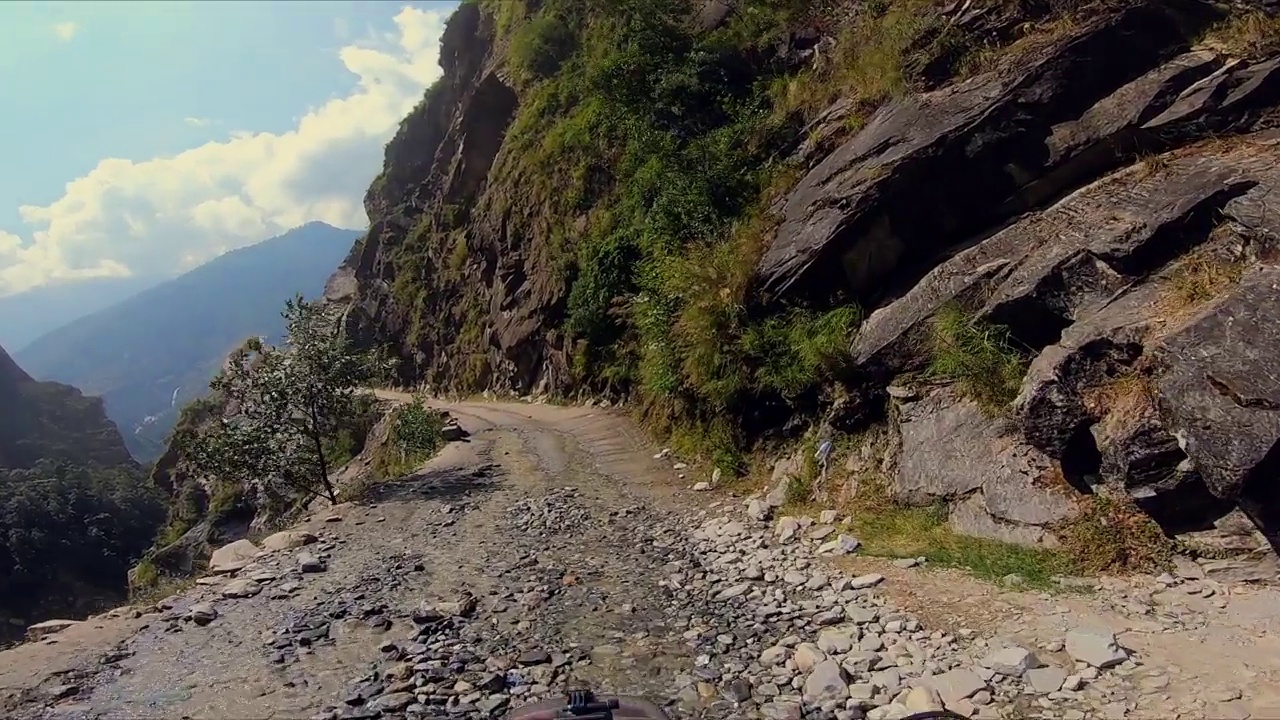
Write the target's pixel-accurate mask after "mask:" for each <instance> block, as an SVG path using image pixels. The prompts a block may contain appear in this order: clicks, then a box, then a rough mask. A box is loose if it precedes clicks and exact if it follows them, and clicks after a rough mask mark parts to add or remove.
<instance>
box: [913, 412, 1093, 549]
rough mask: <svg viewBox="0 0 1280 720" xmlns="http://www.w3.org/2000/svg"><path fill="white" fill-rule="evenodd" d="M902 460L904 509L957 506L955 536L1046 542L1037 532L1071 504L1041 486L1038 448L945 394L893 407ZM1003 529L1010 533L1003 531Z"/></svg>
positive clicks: (1047, 470) (1044, 462) (1046, 469)
mask: <svg viewBox="0 0 1280 720" xmlns="http://www.w3.org/2000/svg"><path fill="white" fill-rule="evenodd" d="M898 416H899V428H900V434H901V437H902V451H901V452H902V456H901V459H900V460H899V470H898V475H897V477H896V478H895V479H894V481H893V486H892V487H893V492H894V495H895V496H896V497H897V499H898V500H900V501H901V502H905V503H907V504H914V505H927V504H931V503H933V502H936V501H938V500H944V501H948V502H956V501H960V500H961V499H963V503H962V504H957V506H956V510H955V511H953V513H952V518H951V524H952V526H953V527H955V528H956V530H957V531H959V532H962V533H965V534H968V535H975V536H979V537H993V538H996V539H1000V540H1005V541H1013V542H1029V543H1039V542H1046V540H1047V538H1046V535H1045V531H1044V529H1043V528H1044V527H1046V526H1049V525H1052V524H1054V523H1057V522H1060V521H1062V520H1064V519H1065V518H1067V517H1070V516H1071V514H1072V512H1073V511H1074V510H1075V506H1076V504H1075V502H1074V500H1073V499H1072V498H1071V496H1070V495H1069V494H1068V493H1066V492H1064V491H1063V489H1062V488H1056V487H1053V486H1052V485H1048V484H1046V483H1045V482H1043V480H1044V478H1046V477H1049V476H1052V474H1053V472H1054V470H1053V465H1052V463H1051V461H1050V459H1049V458H1048V457H1046V456H1045V455H1044V454H1043V453H1041V452H1040V451H1039V450H1036V449H1035V448H1033V447H1030V446H1028V445H1027V444H1025V443H1024V442H1022V441H1021V439H1020V438H1019V437H1017V436H1016V435H1015V431H1014V430H1013V429H1011V428H1005V427H1002V426H1001V425H1000V423H998V422H993V421H992V419H991V418H989V417H987V416H986V415H984V414H983V412H982V411H981V410H980V409H979V408H978V405H977V404H976V403H974V402H973V401H971V400H967V399H960V398H957V397H956V396H955V395H954V394H953V392H952V391H950V390H947V389H942V390H937V391H935V392H933V393H932V394H930V395H929V396H928V397H926V398H925V399H923V400H921V401H919V402H914V403H906V404H904V405H902V406H900V410H899V413H898ZM1008 525H1013V526H1015V527H1012V528H1009V527H1006V526H1008Z"/></svg>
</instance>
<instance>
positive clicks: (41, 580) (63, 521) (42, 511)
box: [0, 349, 165, 641]
mask: <svg viewBox="0 0 1280 720" xmlns="http://www.w3.org/2000/svg"><path fill="white" fill-rule="evenodd" d="M164 517H165V509H164V498H163V496H161V495H160V494H159V493H158V492H156V491H155V490H154V489H153V488H152V486H151V485H150V484H149V483H147V482H146V479H145V477H144V475H143V473H142V469H141V468H140V467H139V466H138V465H137V464H136V463H134V462H133V460H132V459H131V458H130V457H129V452H128V450H126V449H125V446H124V441H123V440H122V439H121V437H120V433H119V432H118V431H117V430H116V427H115V425H113V424H112V423H111V421H110V420H108V419H107V417H106V415H105V413H104V412H103V409H102V401H101V400H100V399H98V398H93V397H86V396H84V395H83V394H82V393H81V392H80V391H79V390H77V389H75V388H73V387H70V386H67V385H62V384H59V383H53V382H36V381H34V380H32V379H31V377H30V376H28V375H27V374H26V373H25V372H23V371H22V370H21V369H20V368H19V367H18V366H17V365H16V364H15V363H14V362H13V360H12V359H10V357H9V356H8V354H6V353H5V352H4V350H3V349H0V528H3V532H0V618H3V620H4V622H0V641H4V640H7V639H10V638H11V637H13V636H15V635H20V634H21V633H22V631H23V630H24V629H25V626H26V624H28V623H31V622H36V621H39V620H44V619H47V618H50V617H55V616H60V615H78V614H84V613H88V612H91V611H94V610H98V609H101V608H102V607H104V606H109V605H111V604H113V603H118V602H119V601H121V600H123V599H124V597H125V595H126V591H127V582H126V573H127V572H128V569H129V566H130V564H131V563H132V562H133V561H134V560H136V559H137V558H138V557H139V556H140V555H141V554H142V552H143V551H144V550H146V548H147V547H148V546H149V545H150V543H151V539H152V537H153V536H154V534H155V531H156V529H157V528H158V527H159V525H160V523H161V522H162V521H163V520H164ZM11 620H13V621H16V622H10V621H11Z"/></svg>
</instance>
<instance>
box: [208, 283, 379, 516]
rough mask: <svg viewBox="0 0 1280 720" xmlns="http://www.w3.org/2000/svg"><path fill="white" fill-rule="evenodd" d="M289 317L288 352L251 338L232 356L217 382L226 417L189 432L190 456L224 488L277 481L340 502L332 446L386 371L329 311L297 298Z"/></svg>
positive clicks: (213, 385)
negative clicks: (362, 391)
mask: <svg viewBox="0 0 1280 720" xmlns="http://www.w3.org/2000/svg"><path fill="white" fill-rule="evenodd" d="M283 315H284V319H285V328H286V332H285V342H284V344H283V346H281V347H276V346H271V345H268V344H266V343H264V342H262V340H261V339H259V338H251V339H250V340H249V341H248V342H246V343H245V344H244V346H243V347H241V348H240V349H239V350H237V351H236V352H235V353H234V354H233V355H232V357H231V358H230V360H229V362H228V363H227V367H226V368H225V369H224V370H223V372H222V373H221V374H220V375H219V376H218V377H217V378H216V379H215V380H214V381H213V382H212V383H210V389H211V390H212V391H213V392H214V393H215V394H218V395H220V396H221V397H222V398H223V399H224V401H225V407H226V412H224V414H223V415H222V416H220V417H217V418H214V419H213V420H211V421H210V422H208V423H205V424H204V425H203V426H201V427H199V428H197V429H195V430H194V431H193V432H191V433H189V434H187V436H186V438H185V442H184V445H185V447H184V448H183V450H184V452H185V453H186V455H187V457H188V459H189V460H190V462H191V463H192V464H193V465H194V466H195V467H196V468H197V469H198V470H199V471H200V472H201V473H202V474H204V475H206V476H209V477H212V478H217V479H218V480H221V481H223V482H230V483H235V484H238V485H242V486H243V485H248V484H251V483H254V482H261V483H266V484H268V485H269V486H270V485H271V484H277V483H278V484H282V485H284V486H286V487H287V488H290V489H293V490H295V491H301V492H302V493H305V494H309V495H316V496H319V497H323V498H326V499H328V500H329V501H330V502H333V503H336V502H337V501H338V496H337V491H336V490H335V489H334V487H333V482H332V481H331V480H330V478H329V473H330V471H331V470H332V468H331V467H330V462H329V460H328V457H327V454H326V449H327V448H326V443H327V442H328V441H329V439H331V438H333V437H334V436H335V435H336V434H337V432H338V429H339V428H340V427H341V423H342V422H343V421H344V419H347V418H350V417H352V416H353V415H355V414H356V413H358V412H359V398H358V395H357V394H358V392H359V388H360V387H361V386H363V385H366V384H367V383H369V382H370V381H373V380H375V379H377V378H378V377H380V376H381V374H382V373H383V372H384V371H385V367H384V364H383V363H382V362H380V360H379V357H378V355H377V354H375V353H370V352H362V351H359V350H357V349H356V348H355V347H354V346H352V345H351V343H350V342H349V341H348V340H347V339H346V337H345V336H344V335H343V334H342V333H341V332H340V331H339V327H338V323H337V322H336V317H335V316H334V314H333V312H332V311H331V309H330V308H329V307H327V306H325V305H322V304H320V303H315V302H307V301H305V300H303V298H302V297H301V296H298V297H297V298H295V299H294V300H290V301H289V302H288V303H286V304H285V309H284V312H283Z"/></svg>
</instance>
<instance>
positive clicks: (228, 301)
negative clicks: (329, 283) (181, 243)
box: [15, 222, 357, 462]
mask: <svg viewBox="0 0 1280 720" xmlns="http://www.w3.org/2000/svg"><path fill="white" fill-rule="evenodd" d="M356 236H357V233H355V232H353V231H351V230H342V229H339V228H335V227H331V226H329V225H325V224H324V223H319V222H316V223H308V224H306V225H303V226H302V227H298V228H294V229H293V230H290V231H289V232H287V233H284V234H283V235H280V236H277V237H274V238H270V239H268V240H264V241H263V242H261V243H258V244H256V245H253V246H250V247H246V248H241V249H239V250H234V251H232V252H229V253H227V254H225V255H223V256H221V257H218V258H216V259H214V260H212V261H210V262H208V263H206V264H205V265H202V266H200V267H198V268H196V269H195V270H192V271H190V272H188V273H186V274H184V275H181V276H179V277H177V278H174V279H173V280H169V281H167V282H164V283H162V284H159V285H157V286H156V287H153V288H150V289H148V290H145V291H143V292H141V293H138V294H137V295H134V296H133V297H130V298H128V299H126V300H124V301H122V302H120V303H118V304H116V305H113V306H111V307H109V308H107V309H105V310H101V311H99V312H96V313H93V314H90V315H88V316H86V317H83V318H80V319H79V320H76V321H74V322H72V323H70V324H68V325H66V326H64V327H61V328H58V329H57V330H54V331H52V332H50V333H48V334H46V335H43V336H41V337H40V338H38V339H37V340H35V341H34V342H32V343H31V344H30V345H29V346H28V347H26V348H24V349H23V350H22V351H21V352H18V353H16V354H15V357H16V359H17V360H18V362H19V363H21V365H22V367H24V368H25V369H26V370H27V371H28V372H30V373H31V374H32V375H34V376H36V377H38V378H40V379H42V380H56V381H58V382H65V383H69V384H71V385H75V386H76V387H78V388H81V389H83V390H84V391H85V392H86V393H89V394H92V395H98V396H101V397H102V398H103V399H104V400H105V401H106V408H107V415H108V416H110V418H111V419H112V420H113V421H114V422H115V423H116V424H117V425H119V426H120V428H121V429H122V431H123V432H124V436H125V444H126V445H128V447H129V450H130V451H131V452H132V453H133V455H134V457H136V458H138V459H139V460H141V461H144V462H149V461H152V460H155V459H156V458H157V457H159V456H160V455H161V454H162V453H163V452H164V447H165V442H166V440H167V437H168V435H169V431H170V430H172V429H173V426H174V423H175V422H176V421H177V419H178V413H179V411H180V410H181V409H182V407H183V406H184V405H186V404H187V403H188V402H190V401H191V400H192V399H194V398H198V397H200V396H201V395H204V393H205V391H206V390H207V389H208V384H209V380H210V379H211V378H212V377H213V375H214V373H216V372H217V370H218V368H219V367H220V365H221V363H222V361H223V359H224V358H225V357H226V356H227V353H228V352H230V351H231V350H232V349H233V348H235V347H236V346H237V345H239V344H240V343H241V342H243V341H244V339H245V338H247V337H250V336H255V335H262V336H266V337H270V338H276V337H279V336H280V335H281V334H282V333H283V332H284V321H283V320H282V319H281V317H280V310H281V308H283V307H284V303H285V301H286V300H288V299H290V298H292V297H293V296H294V295H296V294H298V293H303V294H305V295H307V296H308V297H314V296H316V295H319V294H320V292H321V290H322V288H323V287H324V279H325V277H327V276H328V274H329V273H330V272H331V271H332V269H333V266H334V265H335V264H336V263H337V262H338V261H339V259H340V258H341V257H342V256H343V254H344V253H345V252H346V249H347V248H348V247H349V246H350V244H351V242H352V240H354V239H355V237H356Z"/></svg>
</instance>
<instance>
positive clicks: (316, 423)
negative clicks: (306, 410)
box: [310, 407, 338, 505]
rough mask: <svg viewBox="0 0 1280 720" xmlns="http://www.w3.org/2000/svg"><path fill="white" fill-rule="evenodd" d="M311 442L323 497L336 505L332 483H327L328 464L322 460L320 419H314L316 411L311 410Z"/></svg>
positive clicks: (322, 446)
mask: <svg viewBox="0 0 1280 720" xmlns="http://www.w3.org/2000/svg"><path fill="white" fill-rule="evenodd" d="M310 435H311V442H313V443H315V446H316V460H318V461H319V463H320V483H321V487H323V488H324V494H325V497H327V498H328V499H329V502H330V503H333V504H334V505H337V504H338V493H336V492H335V491H334V489H333V483H332V482H330V481H329V463H328V462H326V461H325V459H324V440H323V438H321V437H320V418H318V417H316V409H315V408H314V407H312V408H311V432H310Z"/></svg>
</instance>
